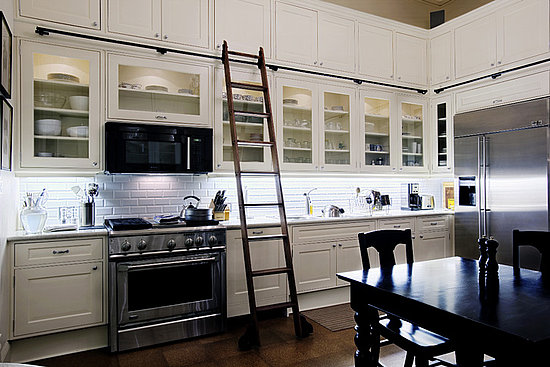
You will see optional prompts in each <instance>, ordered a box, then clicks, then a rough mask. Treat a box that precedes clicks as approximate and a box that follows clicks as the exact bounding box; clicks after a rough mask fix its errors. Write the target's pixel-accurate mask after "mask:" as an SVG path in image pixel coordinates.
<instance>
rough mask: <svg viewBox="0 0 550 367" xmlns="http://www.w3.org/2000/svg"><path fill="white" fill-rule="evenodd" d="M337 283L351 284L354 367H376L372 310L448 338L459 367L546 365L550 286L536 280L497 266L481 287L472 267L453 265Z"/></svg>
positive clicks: (384, 271) (363, 273)
mask: <svg viewBox="0 0 550 367" xmlns="http://www.w3.org/2000/svg"><path fill="white" fill-rule="evenodd" d="M337 276H338V278H340V279H342V280H344V281H347V282H350V292H351V307H352V308H353V310H354V311H355V312H356V314H355V320H356V323H357V327H356V330H357V334H356V336H355V344H356V346H357V352H356V354H355V366H356V367H362V366H376V365H377V364H376V363H377V359H378V355H377V353H376V350H377V349H376V344H377V343H379V342H380V339H379V337H378V335H377V334H376V333H375V332H374V330H373V328H372V325H374V324H375V323H377V322H378V313H377V312H372V310H373V307H375V308H378V309H381V310H383V311H386V312H390V313H392V314H394V315H397V316H399V317H401V318H402V319H405V320H408V321H410V322H413V323H415V324H417V325H418V326H421V327H424V328H426V329H428V330H431V331H433V332H436V333H438V334H440V335H443V336H445V337H447V338H449V339H450V340H451V341H452V342H453V343H454V345H455V347H456V358H457V364H458V365H459V366H467V367H476V366H481V364H482V360H483V354H484V353H485V354H488V355H490V356H493V357H495V358H496V359H497V362H498V363H499V366H500V365H504V366H517V367H521V366H548V365H550V362H549V361H550V285H549V284H548V281H545V280H544V279H543V278H542V277H541V273H540V272H537V271H533V270H527V269H520V270H519V271H517V270H516V271H514V268H513V267H511V266H507V265H499V270H498V280H496V282H490V283H489V284H486V282H485V280H484V278H481V279H482V280H480V277H479V268H478V262H477V261H476V260H470V259H464V258H460V257H451V258H444V259H438V260H430V261H421V262H415V263H413V264H402V265H395V266H393V267H389V268H371V269H369V270H358V271H351V272H345V273H338V274H337ZM541 361H544V362H543V363H542V364H541Z"/></svg>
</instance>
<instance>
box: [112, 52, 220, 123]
mask: <svg viewBox="0 0 550 367" xmlns="http://www.w3.org/2000/svg"><path fill="white" fill-rule="evenodd" d="M210 75H211V67H210V66H208V65H206V64H200V63H190V62H189V63H188V62H181V61H180V62H169V61H159V60H158V59H146V58H138V57H130V56H127V55H124V56H122V55H115V54H110V55H108V84H107V90H108V94H107V96H108V99H107V114H108V117H109V118H112V119H121V120H130V121H156V122H177V123H186V124H189V125H193V126H198V125H202V126H211V120H210V111H209V107H210V103H209V101H210V98H211V93H212V91H211V88H210V87H209V86H210V80H211V76H210Z"/></svg>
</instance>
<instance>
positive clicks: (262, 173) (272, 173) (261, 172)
mask: <svg viewBox="0 0 550 367" xmlns="http://www.w3.org/2000/svg"><path fill="white" fill-rule="evenodd" d="M279 174H280V173H279V172H274V171H241V176H245V175H246V176H263V175H279Z"/></svg>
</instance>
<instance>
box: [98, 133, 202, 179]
mask: <svg viewBox="0 0 550 367" xmlns="http://www.w3.org/2000/svg"><path fill="white" fill-rule="evenodd" d="M212 135H213V133H212V129H209V128H197V127H182V126H167V125H148V124H135V123H121V122H106V123H105V172H106V173H111V174H113V173H167V174H170V173H207V172H212V167H213V152H212Z"/></svg>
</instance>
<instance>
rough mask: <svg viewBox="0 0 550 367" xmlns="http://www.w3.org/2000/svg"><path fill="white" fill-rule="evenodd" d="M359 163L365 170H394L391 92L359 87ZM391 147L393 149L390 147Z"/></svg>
mask: <svg viewBox="0 0 550 367" xmlns="http://www.w3.org/2000/svg"><path fill="white" fill-rule="evenodd" d="M360 101H361V103H362V108H361V112H362V117H361V124H362V128H363V130H362V133H361V143H362V144H361V146H360V147H361V150H362V152H363V154H362V157H361V158H362V159H361V167H362V168H363V170H365V171H375V170H376V171H392V170H395V162H394V154H393V151H395V147H394V146H395V143H394V141H393V140H394V138H393V137H394V128H393V125H394V124H393V122H392V121H393V112H392V111H393V109H394V104H395V103H394V98H393V95H392V94H391V93H384V92H372V91H361V98H360ZM392 150H393V151H392Z"/></svg>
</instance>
